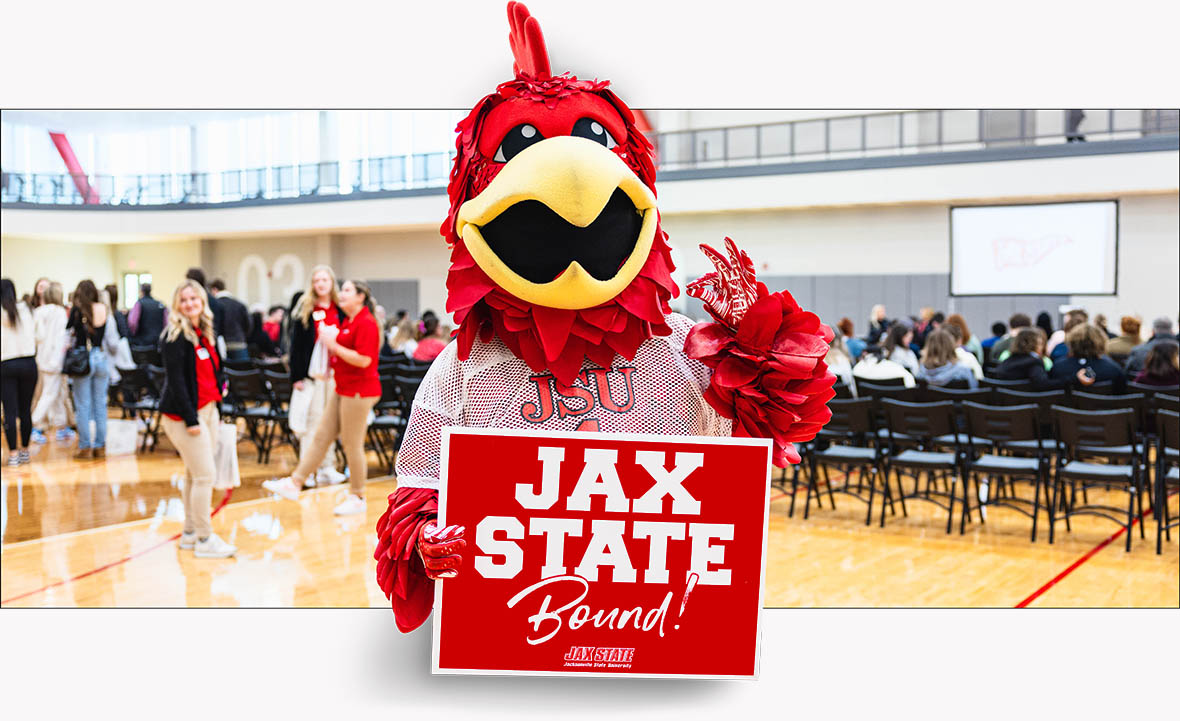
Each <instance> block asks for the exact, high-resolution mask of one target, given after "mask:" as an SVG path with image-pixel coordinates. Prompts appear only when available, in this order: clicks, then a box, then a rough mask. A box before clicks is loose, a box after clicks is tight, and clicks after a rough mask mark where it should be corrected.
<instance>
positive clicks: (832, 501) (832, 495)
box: [824, 466, 852, 511]
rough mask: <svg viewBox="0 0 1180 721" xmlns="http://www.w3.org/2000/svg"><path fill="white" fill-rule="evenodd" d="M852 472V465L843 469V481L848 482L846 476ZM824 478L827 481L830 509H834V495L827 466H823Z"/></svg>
mask: <svg viewBox="0 0 1180 721" xmlns="http://www.w3.org/2000/svg"><path fill="white" fill-rule="evenodd" d="M851 474H852V467H851V466H849V467H848V468H846V469H844V483H848V476H849V475H851ZM824 480H825V481H827V483H828V503H830V504H831V505H832V510H833V511H834V510H836V496H835V494H834V493H833V492H832V479H831V477H830V476H829V475H828V467H827V466H824Z"/></svg>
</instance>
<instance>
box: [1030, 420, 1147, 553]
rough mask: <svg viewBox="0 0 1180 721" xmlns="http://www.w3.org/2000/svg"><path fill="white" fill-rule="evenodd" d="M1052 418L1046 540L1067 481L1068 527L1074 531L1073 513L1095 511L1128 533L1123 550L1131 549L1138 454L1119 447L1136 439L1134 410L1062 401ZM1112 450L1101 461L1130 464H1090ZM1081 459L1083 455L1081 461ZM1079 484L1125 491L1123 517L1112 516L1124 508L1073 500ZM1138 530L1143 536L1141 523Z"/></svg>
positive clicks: (1139, 486) (1139, 489) (1138, 492)
mask: <svg viewBox="0 0 1180 721" xmlns="http://www.w3.org/2000/svg"><path fill="white" fill-rule="evenodd" d="M1053 417H1054V421H1055V424H1056V428H1057V433H1056V436H1057V464H1056V469H1055V473H1054V478H1053V498H1052V500H1051V501H1050V504H1049V543H1053V537H1054V531H1055V529H1056V526H1057V517H1056V514H1057V512H1058V511H1059V510H1060V509H1059V508H1058V503H1057V501H1058V494H1064V493H1065V490H1066V484H1067V483H1068V484H1069V495H1068V497H1066V498H1065V499H1064V506H1065V510H1064V512H1063V518H1064V520H1065V528H1066V530H1067V531H1069V530H1072V529H1071V528H1070V525H1069V519H1070V518H1071V517H1073V516H1080V515H1089V516H1099V517H1101V518H1105V519H1107V520H1111V521H1114V522H1115V523H1118V524H1119V525H1120V526H1122V527H1123V529H1124V530H1125V532H1126V534H1127V546H1126V550H1127V551H1130V550H1131V526H1133V525H1134V523H1135V501H1136V499H1138V502H1139V516H1140V517H1142V516H1143V492H1144V490H1145V489H1144V483H1143V474H1142V472H1141V468H1140V465H1139V455H1138V454H1137V453H1126V452H1125V451H1122V450H1121V449H1123V448H1125V447H1127V446H1130V445H1131V444H1132V443H1133V442H1134V440H1135V431H1134V422H1135V421H1134V418H1135V412H1134V411H1133V410H1132V409H1130V408H1122V409H1119V410H1108V411H1081V410H1075V409H1073V408H1065V407H1062V406H1053ZM1103 448H1110V449H1114V451H1113V453H1112V454H1110V455H1109V456H1106V457H1105V460H1126V461H1128V463H1094V462H1092V461H1093V460H1095V459H1103V454H1102V449H1103ZM1082 458H1085V459H1086V460H1081V459H1082ZM1078 484H1081V487H1082V488H1083V489H1084V488H1096V487H1100V488H1104V489H1106V490H1108V491H1110V490H1123V491H1126V492H1127V495H1128V497H1127V516H1126V522H1123V521H1122V520H1120V518H1119V517H1117V516H1114V515H1111V514H1114V513H1122V511H1121V509H1119V508H1115V507H1114V506H1107V505H1103V504H1100V503H1089V502H1086V501H1083V504H1082V505H1080V506H1079V505H1078V503H1077V491H1078ZM1139 534H1140V536H1141V537H1144V538H1146V534H1145V532H1144V530H1143V527H1142V526H1140V527H1139Z"/></svg>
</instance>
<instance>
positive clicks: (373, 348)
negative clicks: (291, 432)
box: [262, 280, 381, 516]
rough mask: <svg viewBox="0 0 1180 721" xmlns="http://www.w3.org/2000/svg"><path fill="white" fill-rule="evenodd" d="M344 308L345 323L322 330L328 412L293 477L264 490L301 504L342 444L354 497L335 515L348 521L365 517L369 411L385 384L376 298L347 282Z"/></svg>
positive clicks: (269, 484) (342, 291)
mask: <svg viewBox="0 0 1180 721" xmlns="http://www.w3.org/2000/svg"><path fill="white" fill-rule="evenodd" d="M340 308H341V310H342V311H344V313H345V314H346V315H347V320H346V321H344V322H343V323H342V325H341V326H340V327H339V328H335V327H332V326H325V327H324V328H322V329H320V342H322V343H323V344H324V347H325V348H326V349H327V350H328V352H329V353H330V354H331V356H332V368H333V370H334V372H335V379H336V385H335V390H334V391H333V393H332V394H331V397H330V399H329V400H328V408H327V410H326V411H325V412H324V415H323V417H322V418H321V419H320V423H319V426H318V427H317V428H316V432H315V436H314V437H313V438H312V439H311V442H310V443H309V444H308V445H307V447H306V451H307V452H306V453H304V454H302V456H301V458H300V459H299V466H298V467H296V468H295V471H294V472H293V473H292V474H291V475H290V477H288V478H281V479H278V480H272V481H263V482H262V487H263V488H265V489H266V490H268V491H270V492H272V493H277V494H278V495H280V496H282V497H283V498H287V499H289V500H292V501H296V500H298V499H299V489H300V487H301V486H303V483H304V481H305V480H306V479H307V478H308V477H310V475H311V473H312V472H313V471H314V470H315V466H316V463H317V462H318V459H319V458H320V456H322V455H323V454H324V453H326V452H327V451H328V449H329V448H331V447H332V444H334V443H335V442H336V440H337V439H339V440H340V445H341V446H343V447H344V455H345V456H346V457H347V458H348V468H349V478H348V481H349V491H350V493H349V495H348V498H347V499H346V500H345V501H344V502H343V503H341V504H340V505H338V506H336V509H335V513H336V515H338V516H344V515H352V514H356V513H364V512H365V480H366V479H367V475H368V461H367V459H366V458H365V432H366V431H367V430H368V427H369V411H371V410H373V406H374V405H376V404H377V401H378V400H379V399H380V398H381V381H380V380H379V379H378V377H377V359H378V354H379V352H380V347H381V330H380V328H378V327H377V321H376V320H375V319H374V318H373V295H372V293H371V292H370V290H369V286H367V285H365V284H364V283H362V282H360V281H355V280H347V281H344V285H343V286H341V288H340Z"/></svg>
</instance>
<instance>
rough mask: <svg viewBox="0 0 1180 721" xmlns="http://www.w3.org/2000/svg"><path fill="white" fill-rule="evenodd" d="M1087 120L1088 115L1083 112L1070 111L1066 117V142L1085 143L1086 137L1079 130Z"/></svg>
mask: <svg viewBox="0 0 1180 721" xmlns="http://www.w3.org/2000/svg"><path fill="white" fill-rule="evenodd" d="M1085 119H1086V113H1085V111H1082V110H1070V111H1069V112H1068V113H1067V114H1066V117H1065V142H1067V143H1084V142H1086V136H1085V135H1082V133H1081V131H1080V130H1079V129H1078V128H1079V127H1080V126H1081V124H1082V121H1083V120H1085Z"/></svg>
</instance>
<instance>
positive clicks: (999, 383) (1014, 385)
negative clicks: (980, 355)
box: [979, 376, 1033, 391]
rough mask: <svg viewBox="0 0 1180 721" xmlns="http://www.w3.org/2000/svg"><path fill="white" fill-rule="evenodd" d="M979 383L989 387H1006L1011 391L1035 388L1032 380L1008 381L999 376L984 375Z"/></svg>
mask: <svg viewBox="0 0 1180 721" xmlns="http://www.w3.org/2000/svg"><path fill="white" fill-rule="evenodd" d="M979 385H981V386H985V387H987V388H996V389H1001V388H1002V389H1005V390H1010V391H1031V390H1033V384H1032V381H1006V380H1001V379H999V378H990V377H988V376H984V377H983V378H980V379H979Z"/></svg>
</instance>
